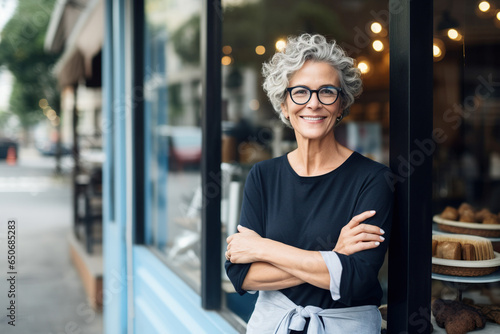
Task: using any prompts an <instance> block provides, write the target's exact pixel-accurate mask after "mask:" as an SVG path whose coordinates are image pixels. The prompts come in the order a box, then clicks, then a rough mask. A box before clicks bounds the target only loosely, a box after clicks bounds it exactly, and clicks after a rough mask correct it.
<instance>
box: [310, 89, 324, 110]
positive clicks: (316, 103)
mask: <svg viewBox="0 0 500 334" xmlns="http://www.w3.org/2000/svg"><path fill="white" fill-rule="evenodd" d="M307 106H308V107H310V108H313V109H316V108H318V107H321V106H322V104H321V101H320V100H319V96H318V92H312V94H311V98H310V99H309V102H307Z"/></svg>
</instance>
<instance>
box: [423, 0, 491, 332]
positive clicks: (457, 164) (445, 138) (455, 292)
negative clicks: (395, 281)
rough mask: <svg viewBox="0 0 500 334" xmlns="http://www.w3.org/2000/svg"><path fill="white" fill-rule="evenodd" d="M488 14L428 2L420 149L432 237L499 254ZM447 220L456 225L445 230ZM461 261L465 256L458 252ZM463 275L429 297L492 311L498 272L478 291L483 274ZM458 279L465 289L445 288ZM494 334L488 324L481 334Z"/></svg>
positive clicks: (476, 4) (485, 6)
mask: <svg viewBox="0 0 500 334" xmlns="http://www.w3.org/2000/svg"><path fill="white" fill-rule="evenodd" d="M492 7H493V1H489V2H488V1H463V2H449V1H444V0H441V1H435V2H434V36H433V37H434V49H435V51H434V87H433V89H434V113H433V115H434V117H433V121H434V134H435V135H434V136H433V137H432V138H428V139H427V140H426V141H425V142H424V141H423V142H422V144H421V148H422V149H421V150H422V152H424V153H427V152H428V153H429V154H434V155H433V165H434V167H433V175H432V176H433V208H432V209H433V214H435V215H436V216H435V217H434V221H435V222H436V223H435V224H434V226H433V233H434V234H442V233H446V234H448V235H449V236H451V237H456V235H454V234H457V233H461V234H464V235H465V238H467V240H470V238H471V236H472V237H475V236H481V237H484V238H486V240H487V242H489V243H491V246H493V248H494V249H495V251H497V252H499V251H500V216H498V214H499V213H500V90H499V84H498V82H500V75H499V73H500V60H499V57H498V54H499V52H500V30H499V29H498V28H499V27H500V25H499V24H498V23H499V21H498V20H497V19H496V17H495V15H496V13H497V11H498V9H494V8H492ZM465 203H466V204H465ZM459 208H460V210H457V209H459ZM440 215H442V216H443V218H446V219H447V220H448V222H443V221H441V220H439V216H440ZM449 221H453V222H455V224H457V222H458V225H455V227H454V228H452V227H451V225H449V224H450V222H449ZM453 222H452V223H451V224H453ZM470 227H472V228H470ZM461 245H463V243H461ZM433 256H434V257H438V256H439V257H442V256H443V255H442V254H439V255H438V253H434V254H433ZM460 256H461V259H466V256H468V255H467V254H466V253H465V250H464V253H463V254H461V255H460ZM448 259H449V258H448ZM435 260H436V259H433V262H434V261H435ZM497 269H498V268H497ZM433 270H434V269H433ZM434 271H435V270H434ZM464 271H465V269H464V268H462V267H460V266H459V267H457V270H456V271H455V272H453V273H448V274H447V275H443V276H442V277H440V278H437V279H435V280H434V281H433V290H432V294H433V297H434V298H440V299H443V300H450V299H451V300H455V299H457V300H458V301H460V302H467V303H469V304H476V306H478V305H482V306H483V308H482V309H481V311H484V313H488V309H491V308H494V307H498V305H500V283H499V282H500V272H499V271H498V270H496V274H495V273H493V274H492V275H493V277H492V278H490V279H489V280H488V282H489V283H488V284H479V282H482V281H483V278H484V276H483V275H484V273H483V274H478V275H474V276H475V277H467V278H464V277H457V276H462V274H463V273H464ZM438 273H439V272H438ZM495 275H496V276H495ZM435 278H436V277H435ZM464 279H468V284H460V283H459V284H457V283H452V281H453V282H463V280H464ZM485 315H486V314H485ZM490 320H491V319H490ZM497 323H498V321H497ZM499 330H500V325H498V324H494V320H493V322H488V323H487V325H486V328H485V331H490V332H492V333H493V332H498V331H499Z"/></svg>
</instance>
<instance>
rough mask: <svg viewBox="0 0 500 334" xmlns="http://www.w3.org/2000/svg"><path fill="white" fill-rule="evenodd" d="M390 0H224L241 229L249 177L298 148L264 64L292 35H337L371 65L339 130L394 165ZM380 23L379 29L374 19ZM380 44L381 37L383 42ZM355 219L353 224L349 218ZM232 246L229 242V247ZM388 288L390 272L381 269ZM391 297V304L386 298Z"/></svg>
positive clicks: (226, 121)
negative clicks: (274, 100)
mask: <svg viewBox="0 0 500 334" xmlns="http://www.w3.org/2000/svg"><path fill="white" fill-rule="evenodd" d="M387 8H388V2H387V1H349V2H348V1H341V2H339V1H329V0H314V1H305V0H304V1H300V0H299V1H279V0H268V1H255V0H246V1H245V0H238V1H236V0H226V1H223V11H224V20H223V49H222V53H223V54H222V59H221V62H222V64H223V68H222V79H223V87H222V88H223V90H222V99H223V103H222V104H223V110H222V119H223V123H222V129H223V135H222V160H223V168H222V169H223V175H224V178H223V180H225V182H223V199H222V203H221V212H222V222H223V226H224V228H225V231H226V233H227V232H229V233H233V232H234V231H235V229H236V225H237V223H238V220H239V209H240V205H241V192H242V189H243V186H244V183H245V179H246V175H247V173H248V171H249V170H250V168H251V167H252V166H253V165H254V164H255V163H256V162H258V161H262V160H265V159H270V158H273V157H278V156H282V155H284V154H286V153H287V152H289V151H292V150H293V149H295V147H296V142H295V137H294V132H293V130H292V129H290V128H288V127H286V126H285V125H284V124H283V123H282V122H281V120H280V119H279V117H278V115H277V114H276V112H275V111H274V109H273V107H272V105H271V104H270V102H269V100H268V98H267V96H266V95H265V93H264V91H263V89H262V76H261V69H262V63H263V62H265V61H267V60H269V59H270V57H271V56H272V55H273V54H274V53H275V52H276V50H277V49H279V47H281V46H282V45H283V43H285V40H286V37H287V36H289V35H299V34H302V33H304V32H308V33H320V34H323V35H325V36H326V37H327V38H328V39H335V40H336V41H337V42H338V43H339V44H340V45H341V46H342V47H343V48H344V49H345V50H346V52H347V53H348V54H349V55H350V56H351V57H353V58H355V59H356V61H357V62H358V64H359V66H360V67H362V71H363V85H364V92H363V94H362V96H361V97H360V98H359V99H358V100H357V101H356V103H355V104H354V105H353V106H352V107H351V112H350V115H349V116H347V117H345V118H344V120H343V121H342V122H341V123H340V125H339V126H338V127H336V128H335V134H336V137H337V139H338V141H340V142H341V143H342V144H344V145H346V146H348V147H349V148H351V149H353V150H356V151H358V152H359V153H361V154H364V155H366V156H368V157H370V158H372V159H374V160H377V161H379V162H382V163H384V164H386V165H387V164H388V158H389V154H388V147H389V146H388V136H389V44H388V42H389V36H388V31H389V22H388V21H389V12H388V10H387ZM373 23H378V25H375V27H374V28H373V29H374V30H375V32H374V31H372V28H371V27H372V24H373ZM375 42H376V43H375ZM346 223H347V222H346ZM224 249H225V247H224ZM224 278H225V283H224V289H225V291H226V292H227V294H226V301H227V306H228V307H229V308H230V309H231V310H233V311H234V312H235V313H237V314H238V315H239V316H240V317H241V318H242V319H244V320H245V321H246V320H247V319H248V317H249V315H250V313H251V312H252V309H253V304H252V303H251V302H250V301H249V299H252V298H255V297H252V296H250V295H248V294H246V295H245V296H244V297H240V296H238V295H237V294H235V293H234V290H232V289H233V288H232V285H231V283H230V282H228V281H227V277H224ZM380 279H381V282H382V286H383V289H384V290H386V288H387V271H386V268H385V267H384V268H383V269H382V270H381V273H380ZM383 302H385V297H384V300H383Z"/></svg>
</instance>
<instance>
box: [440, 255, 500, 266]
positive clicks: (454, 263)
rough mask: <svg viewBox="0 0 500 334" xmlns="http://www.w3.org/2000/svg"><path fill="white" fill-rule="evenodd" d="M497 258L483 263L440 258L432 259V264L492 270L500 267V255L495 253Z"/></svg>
mask: <svg viewBox="0 0 500 334" xmlns="http://www.w3.org/2000/svg"><path fill="white" fill-rule="evenodd" d="M494 253H495V258H493V259H491V260H483V261H467V260H448V259H441V258H438V257H433V258H432V264H439V265H441V266H450V267H461V268H490V267H497V266H500V253H497V252H494Z"/></svg>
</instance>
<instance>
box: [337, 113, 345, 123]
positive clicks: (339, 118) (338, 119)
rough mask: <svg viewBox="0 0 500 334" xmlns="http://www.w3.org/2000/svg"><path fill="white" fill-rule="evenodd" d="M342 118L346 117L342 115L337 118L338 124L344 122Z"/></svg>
mask: <svg viewBox="0 0 500 334" xmlns="http://www.w3.org/2000/svg"><path fill="white" fill-rule="evenodd" d="M342 118H344V115H343V114H342V115H340V116H339V117H337V123H338V122H340V121H341V120H342Z"/></svg>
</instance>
